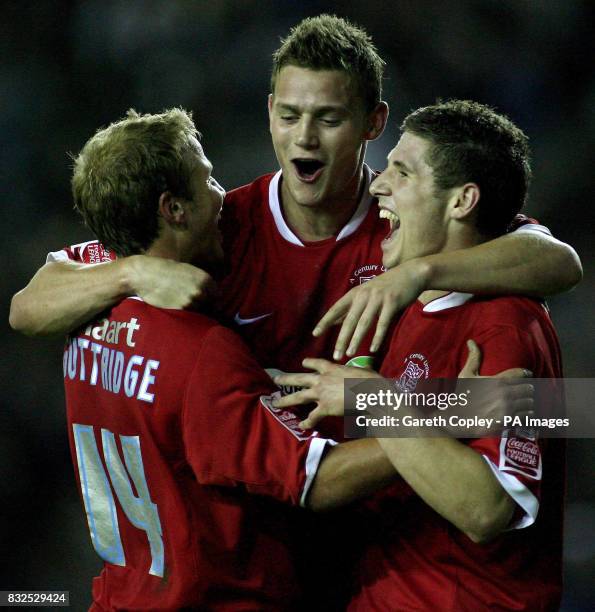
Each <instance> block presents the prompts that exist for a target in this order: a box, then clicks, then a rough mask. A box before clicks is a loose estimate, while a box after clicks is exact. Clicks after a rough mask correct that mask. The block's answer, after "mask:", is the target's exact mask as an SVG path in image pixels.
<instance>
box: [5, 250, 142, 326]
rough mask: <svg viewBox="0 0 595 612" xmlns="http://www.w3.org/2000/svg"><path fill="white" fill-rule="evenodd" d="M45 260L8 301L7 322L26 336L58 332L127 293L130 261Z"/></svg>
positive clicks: (93, 313) (85, 318)
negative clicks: (89, 262) (93, 263)
mask: <svg viewBox="0 0 595 612" xmlns="http://www.w3.org/2000/svg"><path fill="white" fill-rule="evenodd" d="M129 259H132V258H125V259H121V260H117V261H112V262H107V263H102V264H96V265H86V264H80V263H76V262H49V263H46V264H45V265H44V266H42V267H41V268H40V269H39V270H38V271H37V272H36V273H35V275H34V276H33V278H32V279H31V280H30V281H29V283H28V285H27V286H26V287H25V288H24V289H21V291H19V292H18V293H16V294H15V295H14V296H13V298H12V301H11V304H10V316H9V322H10V326H11V327H12V328H13V329H14V330H16V331H18V332H21V333H23V334H25V335H28V336H59V335H63V334H66V333H68V332H70V331H72V330H73V329H76V328H77V327H78V326H79V325H82V324H83V323H85V322H86V321H88V320H89V319H91V318H92V317H93V316H95V315H96V314H98V313H99V312H101V311H102V310H104V309H105V308H108V307H109V306H112V305H113V304H115V303H116V302H117V301H119V300H120V299H122V298H123V297H126V296H127V295H130V293H131V290H132V287H131V282H130V270H129V268H130V263H129V261H127V260H129Z"/></svg>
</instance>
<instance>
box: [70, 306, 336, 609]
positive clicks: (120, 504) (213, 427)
mask: <svg viewBox="0 0 595 612" xmlns="http://www.w3.org/2000/svg"><path fill="white" fill-rule="evenodd" d="M64 378H65V387H66V402H67V413H68V429H69V437H70V444H71V451H72V457H73V461H74V464H75V472H76V476H77V481H78V483H79V486H80V488H81V495H82V498H83V502H84V505H85V510H86V513H87V518H88V522H89V529H90V532H91V539H92V542H93V545H94V548H95V549H96V551H97V552H98V554H99V555H100V556H101V557H102V558H103V559H104V561H105V564H104V569H103V571H102V572H101V575H100V576H99V577H98V578H95V580H94V584H93V599H94V605H95V607H96V608H97V609H102V610H112V609H127V610H130V609H179V608H182V607H184V606H192V607H193V608H197V607H203V608H204V609H208V610H226V611H227V610H234V611H235V610H279V609H290V608H291V607H292V605H293V604H295V599H296V597H297V596H298V592H297V587H296V583H297V581H296V578H295V575H294V569H293V562H292V559H291V556H290V554H289V548H290V542H289V538H290V535H291V529H292V527H291V524H290V523H289V520H288V517H287V514H286V512H285V511H284V510H285V508H284V507H283V506H282V505H281V503H279V502H284V503H286V504H293V505H299V504H300V502H303V500H304V499H305V496H306V494H307V492H308V489H309V486H310V484H311V483H312V481H313V478H314V476H315V474H316V471H317V469H318V463H319V461H320V460H321V457H322V455H323V452H324V448H325V446H326V445H327V443H328V441H327V440H324V439H322V438H319V437H316V435H314V436H309V435H307V434H305V432H303V431H302V430H300V429H299V428H298V427H297V419H296V418H295V416H294V415H293V414H292V413H291V412H290V411H276V410H274V409H273V408H272V407H271V405H270V400H269V394H271V393H272V392H273V390H274V385H272V383H271V381H270V379H269V377H268V376H267V375H266V373H265V372H264V371H263V370H262V368H261V367H260V366H259V365H258V363H257V362H256V361H255V360H254V359H253V358H252V357H251V355H250V353H249V352H248V350H247V348H246V347H245V346H244V344H243V342H242V341H241V340H240V339H239V338H238V337H237V336H236V335H235V334H234V333H233V332H232V331H230V330H228V329H226V328H224V327H222V326H220V325H218V324H217V323H215V322H214V321H212V320H211V319H209V318H207V317H205V316H203V315H200V314H196V313H187V312H182V311H178V310H161V309H157V308H153V307H151V306H148V305H147V304H145V303H144V302H142V301H141V300H139V299H138V298H129V299H126V300H124V301H123V302H121V303H120V304H119V305H117V306H116V307H114V308H113V309H112V310H111V312H110V313H109V315H108V316H107V318H105V319H101V320H98V321H97V320H96V321H94V322H93V323H91V324H89V325H88V326H87V327H86V328H84V329H81V330H80V332H79V333H78V334H77V335H74V336H72V337H70V338H69V340H68V342H67V344H66V349H65V353H64Z"/></svg>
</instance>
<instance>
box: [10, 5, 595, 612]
mask: <svg viewBox="0 0 595 612" xmlns="http://www.w3.org/2000/svg"><path fill="white" fill-rule="evenodd" d="M320 12H335V13H337V14H338V15H341V16H343V17H347V18H348V19H352V20H353V21H355V22H357V23H358V24H360V25H362V26H363V27H365V28H366V29H367V30H368V31H369V33H370V34H371V35H372V37H373V39H374V41H375V42H376V45H377V46H378V48H379V50H380V53H381V55H382V56H383V57H384V58H385V59H386V60H387V62H388V66H387V79H386V81H385V96H384V97H385V99H386V100H387V101H388V102H389V104H390V106H391V118H390V119H389V127H388V129H387V131H386V132H385V135H384V136H383V137H382V138H381V139H380V141H379V142H378V143H374V144H373V146H372V147H370V149H369V151H368V162H369V163H370V165H371V166H372V167H376V168H383V167H384V165H385V156H386V154H387V153H388V151H389V149H390V148H391V147H392V146H393V145H394V143H395V142H396V140H397V134H398V124H399V123H400V119H401V118H402V117H403V116H404V115H405V114H406V113H407V112H409V111H410V110H411V109H413V108H416V107H418V106H422V105H426V104H430V103H432V102H434V101H435V99H436V98H437V97H442V98H448V97H458V98H473V99H476V100H478V101H480V102H484V103H487V104H490V105H493V106H495V107H496V108H497V109H498V110H500V111H502V112H505V113H507V114H508V115H510V117H511V118H512V119H513V120H514V121H515V122H516V123H517V124H518V125H519V126H521V127H522V128H523V129H524V130H525V132H526V133H527V134H528V135H529V136H530V139H531V145H532V149H533V170H534V181H533V185H532V189H531V194H530V200H529V205H528V208H527V211H528V213H529V214H530V215H531V216H533V217H536V218H538V219H539V220H540V221H541V222H542V223H543V224H545V225H547V226H548V227H549V228H550V229H551V230H552V232H553V233H554V235H555V236H557V237H558V238H560V239H562V240H564V241H565V242H568V243H570V244H572V245H573V246H574V248H575V249H576V250H577V251H578V253H579V255H580V256H581V259H582V262H583V266H584V268H585V278H584V280H583V282H582V284H581V285H580V286H579V287H578V288H577V289H575V290H574V291H573V292H572V293H569V294H565V295H561V296H558V297H556V298H555V299H552V300H551V301H550V306H551V309H552V315H553V319H554V322H555V324H556V326H557V329H558V333H559V336H560V341H561V344H562V349H563V356H564V367H565V374H566V376H568V377H592V376H594V370H595V368H594V365H593V364H594V363H595V342H594V336H595V334H594V328H595V315H594V312H593V303H594V301H595V283H594V282H593V281H594V280H595V279H594V278H593V270H592V262H593V259H594V255H595V243H594V242H593V240H592V232H593V213H592V197H593V191H594V190H593V189H592V187H593V186H595V185H593V181H592V176H593V171H592V163H593V153H594V150H593V144H594V141H595V138H594V136H595V70H594V67H593V62H592V58H593V56H594V53H593V52H594V50H595V49H594V42H593V41H594V39H593V35H592V32H593V26H594V25H595V11H594V8H593V6H592V5H591V3H588V2H580V1H578V0H569V1H563V0H550V1H548V2H526V1H518V0H505V1H496V0H461V1H459V2H456V3H451V2H432V1H430V0H397V1H396V2H393V3H388V4H387V3H386V2H381V1H380V0H351V1H350V2H349V3H347V2H345V3H341V2H319V1H315V0H308V1H302V2H299V3H297V2H290V1H289V0H284V1H276V2H275V1H262V0H261V1H259V2H255V1H253V0H250V1H248V0H245V1H239V0H237V1H232V0H217V1H216V2H206V1H205V2H203V1H195V2H186V1H184V0H169V1H167V2H165V1H163V2H158V1H153V0H151V1H149V0H147V1H142V0H108V1H99V0H86V1H84V2H82V1H81V2H65V1H56V2H42V3H38V2H31V1H28V2H19V3H16V2H14V3H13V2H3V3H2V21H3V23H4V25H3V27H2V36H1V37H0V49H1V58H2V59H1V63H0V83H1V87H0V96H1V100H2V103H1V106H0V109H1V112H0V125H1V133H2V146H1V148H0V155H1V158H2V160H1V164H0V168H1V172H2V188H3V201H4V206H3V208H2V211H1V212H0V215H2V217H3V222H2V227H3V228H4V230H3V231H4V237H3V240H2V255H3V261H4V266H5V272H4V274H3V283H2V298H3V299H2V304H3V306H4V309H3V318H4V328H3V334H2V355H3V357H2V360H1V361H0V363H1V366H0V367H1V372H2V390H3V396H2V402H3V406H2V411H1V416H0V424H1V426H0V486H1V487H2V494H1V499H2V517H3V521H2V527H1V528H0V549H1V550H2V551H3V554H2V560H1V561H0V563H1V565H2V569H1V571H0V576H1V580H0V589H4V590H6V589H15V588H18V589H64V590H70V595H71V605H72V606H73V607H74V609H83V608H84V607H85V606H86V605H87V604H89V603H90V580H91V576H93V575H95V574H96V573H98V568H99V566H100V563H99V559H98V557H96V555H95V553H94V551H93V549H92V547H91V544H90V540H89V535H88V532H87V526H86V521H85V517H84V512H83V509H82V507H81V504H80V502H79V499H78V496H77V492H76V487H75V481H74V477H73V470H72V466H71V463H70V457H69V453H68V447H67V438H66V429H65V417H64V406H63V390H62V358H61V345H62V343H61V340H59V339H54V340H31V339H27V338H24V337H21V336H19V335H18V334H16V333H14V332H12V331H10V329H9V327H8V306H9V302H10V297H11V296H12V294H13V293H14V292H15V291H17V290H18V289H20V288H21V287H22V286H23V285H24V284H25V283H26V282H27V280H28V279H29V278H30V277H31V275H32V274H33V272H34V271H35V270H36V269H37V268H38V267H39V266H40V265H41V264H42V263H43V262H44V260H45V255H46V253H47V252H48V251H50V250H57V249H59V248H61V247H62V246H63V245H66V244H71V243H74V242H81V241H83V240H86V239H88V238H90V234H89V232H88V231H87V230H86V229H85V228H83V227H82V225H81V223H80V221H79V219H78V217H77V216H76V215H75V213H74V212H73V210H72V201H71V196H70V190H69V179H70V160H69V158H68V157H67V152H68V151H70V152H73V153H76V152H78V150H79V149H80V147H81V146H82V145H83V143H84V142H85V141H86V140H87V138H89V136H90V135H91V134H92V133H93V132H94V131H95V130H96V129H97V128H98V127H99V126H102V125H106V124H107V123H109V122H111V121H112V120H114V119H116V118H117V117H121V116H122V115H123V113H124V112H125V111H126V110H127V109H128V108H130V107H134V108H136V109H137V110H139V111H142V112H158V111H160V110H162V109H164V108H166V107H171V106H174V105H181V106H184V107H185V108H188V109H191V110H193V112H194V118H195V120H196V122H197V125H198V126H199V129H200V130H201V131H202V132H203V134H204V142H205V144H206V147H208V151H209V157H210V159H211V161H212V162H213V163H214V165H215V172H216V176H217V178H218V179H219V180H220V182H222V183H223V185H224V186H225V187H226V188H228V189H230V188H232V187H236V186H239V185H242V184H244V183H246V182H249V181H250V180H252V179H254V178H255V177H256V176H259V175H261V174H264V173H265V172H268V171H271V170H274V169H276V161H275V158H274V153H273V149H272V146H271V144H270V139H269V134H268V119H267V114H266V94H268V92H269V76H270V73H269V70H270V57H271V53H272V52H273V50H274V49H275V48H276V47H277V45H278V42H279V37H280V36H281V35H284V34H286V33H287V32H288V30H289V28H290V27H291V26H293V25H295V24H296V23H297V22H298V21H299V20H301V19H302V18H304V17H306V16H308V15H314V14H318V13H320ZM590 58H591V59H590ZM589 219H591V221H589ZM308 331H309V330H304V333H306V332H308ZM568 458H569V462H568V492H567V513H566V517H567V520H566V543H565V567H566V573H565V576H566V588H565V595H564V603H563V608H562V609H563V610H566V611H574V610H586V609H593V607H592V606H593V605H595V604H594V602H595V582H594V581H593V576H595V478H594V477H593V476H594V474H595V442H594V441H593V440H573V441H570V443H569V454H568ZM346 537H348V534H346Z"/></svg>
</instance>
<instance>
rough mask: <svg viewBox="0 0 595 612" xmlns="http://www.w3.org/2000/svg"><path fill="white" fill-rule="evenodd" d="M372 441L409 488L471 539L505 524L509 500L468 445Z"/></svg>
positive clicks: (430, 439)
mask: <svg viewBox="0 0 595 612" xmlns="http://www.w3.org/2000/svg"><path fill="white" fill-rule="evenodd" d="M378 442H379V445H380V446H381V447H382V448H383V449H384V451H385V452H386V454H387V456H388V457H389V459H390V460H391V462H392V464H393V465H394V467H395V469H396V470H397V471H398V472H399V474H400V475H401V476H402V477H403V478H404V479H405V480H406V481H407V482H408V484H409V485H410V486H411V488H412V489H413V490H414V491H415V492H416V493H417V494H418V495H419V496H420V497H421V498H422V499H423V500H424V501H425V502H426V503H427V504H428V505H429V506H430V507H432V508H433V509H434V510H435V511H436V512H438V514H440V515H442V516H443V517H444V518H445V519H446V520H447V521H450V522H451V523H452V524H453V525H454V526H455V527H457V528H458V529H460V530H461V531H463V532H464V533H465V534H467V535H468V536H469V537H470V538H471V539H472V540H473V541H475V542H484V541H487V540H489V539H491V538H492V537H494V536H495V535H497V534H498V533H500V532H501V531H502V530H503V529H504V528H505V527H506V525H507V524H508V523H509V521H510V518H511V516H512V513H513V510H514V502H513V501H512V499H511V498H510V497H509V496H508V494H507V493H506V491H505V490H504V489H503V488H502V486H501V485H500V483H499V482H498V481H497V480H496V478H495V477H494V475H493V474H492V472H491V470H490V468H489V467H488V465H487V464H486V462H485V460H484V459H483V458H482V457H481V456H480V455H479V454H478V453H476V452H475V451H474V450H472V449H471V448H469V447H468V446H465V445H464V444H462V443H461V442H459V441H458V440H454V439H452V438H446V437H445V438H435V437H419V438H383V439H379V440H378Z"/></svg>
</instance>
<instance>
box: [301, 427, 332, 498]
mask: <svg viewBox="0 0 595 612" xmlns="http://www.w3.org/2000/svg"><path fill="white" fill-rule="evenodd" d="M336 444H337V443H336V442H335V441H334V440H329V439H326V438H312V441H311V442H310V448H309V449H308V456H307V457H306V482H305V483H304V488H303V490H302V495H301V497H300V506H301V507H302V508H305V506H306V499H307V498H308V492H309V491H310V487H311V486H312V483H313V482H314V478H315V476H316V472H318V467H319V465H320V461H321V460H322V457H323V455H324V451H325V449H326V447H327V446H335V445H336Z"/></svg>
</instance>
